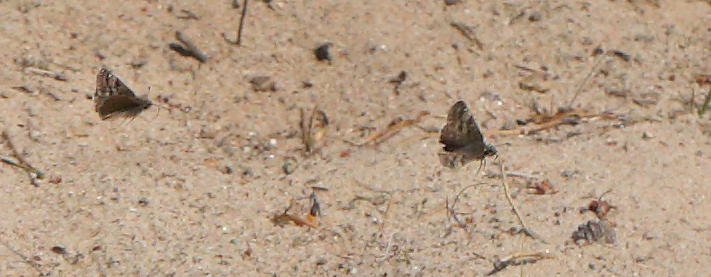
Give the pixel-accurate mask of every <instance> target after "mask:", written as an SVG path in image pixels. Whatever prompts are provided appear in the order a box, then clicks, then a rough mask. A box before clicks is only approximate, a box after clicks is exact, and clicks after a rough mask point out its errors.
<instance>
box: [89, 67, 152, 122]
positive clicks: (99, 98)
mask: <svg viewBox="0 0 711 277" xmlns="http://www.w3.org/2000/svg"><path fill="white" fill-rule="evenodd" d="M94 104H95V105H96V112H97V113H98V114H99V117H100V118H101V119H102V120H106V119H109V118H113V117H119V116H125V117H135V116H137V115H138V114H140V113H141V112H142V111H144V110H146V109H148V108H150V107H151V106H152V105H153V102H151V100H149V99H148V98H141V97H138V96H136V94H135V93H133V90H131V89H130V88H128V87H127V86H126V85H125V84H124V83H123V82H121V79H119V78H118V77H116V75H114V74H113V73H111V70H109V69H107V68H105V67H104V68H101V70H100V71H99V74H97V75H96V92H95V93H94Z"/></svg>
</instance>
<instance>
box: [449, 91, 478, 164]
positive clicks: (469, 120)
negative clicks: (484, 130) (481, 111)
mask: <svg viewBox="0 0 711 277" xmlns="http://www.w3.org/2000/svg"><path fill="white" fill-rule="evenodd" d="M439 142H440V143H442V144H444V150H445V151H448V152H452V151H457V150H465V149H464V148H467V149H466V150H469V151H467V152H470V151H474V152H476V151H477V150H479V149H480V151H481V152H482V153H483V151H484V138H483V136H482V135H481V131H480V130H479V125H478V124H477V123H476V120H475V119H474V116H472V114H471V112H470V111H469V108H468V107H467V104H466V103H464V101H458V102H457V103H456V104H454V106H452V109H450V110H449V115H447V124H446V125H444V128H442V133H441V135H440V138H439Z"/></svg>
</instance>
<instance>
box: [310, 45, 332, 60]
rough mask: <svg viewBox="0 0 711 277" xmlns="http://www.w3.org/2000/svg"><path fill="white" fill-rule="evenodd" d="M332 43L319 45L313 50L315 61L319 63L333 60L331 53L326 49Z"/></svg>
mask: <svg viewBox="0 0 711 277" xmlns="http://www.w3.org/2000/svg"><path fill="white" fill-rule="evenodd" d="M331 45H333V43H330V42H326V43H324V44H321V46H319V47H318V48H316V50H314V54H316V59H318V60H319V61H331V60H332V59H333V56H332V55H331V52H329V51H328V48H329V47H331Z"/></svg>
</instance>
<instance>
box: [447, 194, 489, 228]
mask: <svg viewBox="0 0 711 277" xmlns="http://www.w3.org/2000/svg"><path fill="white" fill-rule="evenodd" d="M478 185H486V183H476V184H473V185H468V186H466V187H464V188H463V189H462V190H461V191H459V193H457V196H456V197H455V198H454V202H452V207H451V208H450V207H449V199H445V203H446V205H447V213H448V214H450V215H451V216H452V218H454V221H456V222H457V226H459V228H462V229H464V232H465V233H467V238H469V240H471V239H472V235H471V234H470V233H469V232H468V231H467V225H466V224H464V223H462V221H461V220H459V218H458V217H457V212H456V211H455V210H454V208H455V206H457V202H459V196H461V195H462V193H464V191H466V190H467V189H468V188H470V187H473V186H478Z"/></svg>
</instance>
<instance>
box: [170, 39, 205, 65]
mask: <svg viewBox="0 0 711 277" xmlns="http://www.w3.org/2000/svg"><path fill="white" fill-rule="evenodd" d="M175 38H176V39H177V40H178V41H180V42H181V43H182V44H183V45H185V49H186V50H188V52H189V53H190V55H191V56H193V57H194V58H195V59H197V60H198V61H200V62H201V63H204V62H206V61H207V54H205V52H202V50H200V49H199V48H198V47H197V46H196V45H195V43H193V42H192V41H190V39H188V38H187V37H186V36H185V35H183V33H181V32H180V31H175Z"/></svg>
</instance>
